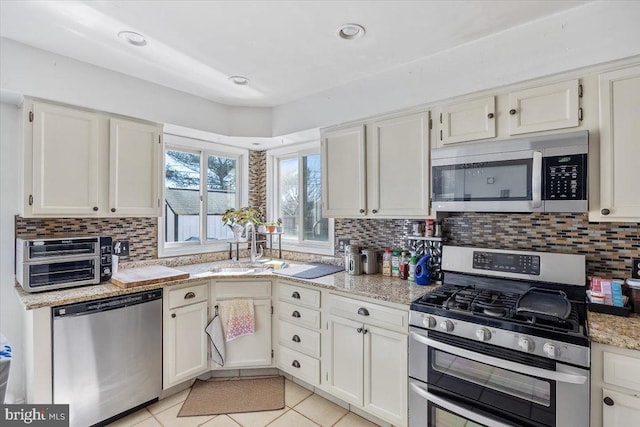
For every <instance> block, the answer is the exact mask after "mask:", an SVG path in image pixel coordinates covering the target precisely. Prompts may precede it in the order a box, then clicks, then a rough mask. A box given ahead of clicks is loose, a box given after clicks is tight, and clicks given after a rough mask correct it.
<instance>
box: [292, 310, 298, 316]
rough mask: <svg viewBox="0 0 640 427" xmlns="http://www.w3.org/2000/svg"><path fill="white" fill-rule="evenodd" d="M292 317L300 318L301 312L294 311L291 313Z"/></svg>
mask: <svg viewBox="0 0 640 427" xmlns="http://www.w3.org/2000/svg"><path fill="white" fill-rule="evenodd" d="M291 316H292V317H300V312H299V311H298V310H294V311H293V313H291Z"/></svg>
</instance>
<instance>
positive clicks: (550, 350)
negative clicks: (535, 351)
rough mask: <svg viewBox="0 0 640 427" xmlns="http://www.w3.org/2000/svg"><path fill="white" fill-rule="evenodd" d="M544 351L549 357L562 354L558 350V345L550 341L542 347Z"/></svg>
mask: <svg viewBox="0 0 640 427" xmlns="http://www.w3.org/2000/svg"><path fill="white" fill-rule="evenodd" d="M542 352H543V353H544V354H545V355H547V356H549V357H558V356H559V355H560V352H559V351H558V349H557V348H556V346H555V345H554V344H551V343H549V342H548V343H545V344H544V346H543V347H542Z"/></svg>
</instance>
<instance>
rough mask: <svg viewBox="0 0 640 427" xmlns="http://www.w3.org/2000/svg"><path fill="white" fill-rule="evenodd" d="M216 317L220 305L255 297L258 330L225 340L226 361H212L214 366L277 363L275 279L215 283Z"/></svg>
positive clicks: (211, 313)
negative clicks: (273, 316) (273, 314)
mask: <svg viewBox="0 0 640 427" xmlns="http://www.w3.org/2000/svg"><path fill="white" fill-rule="evenodd" d="M211 297H212V299H211V301H210V305H211V309H210V310H209V312H210V316H211V318H213V316H214V314H215V312H216V310H217V309H218V308H219V306H220V304H222V303H224V301H226V300H231V299H236V298H238V299H251V300H252V301H253V310H254V315H255V321H256V324H255V332H254V333H253V334H251V335H244V336H241V337H238V338H235V339H234V340H231V341H227V342H225V353H226V354H225V363H224V366H220V365H218V364H216V363H215V362H213V361H211V369H239V368H259V367H269V366H272V364H273V359H272V349H273V346H272V344H271V281H269V280H264V279H260V280H254V281H251V280H217V281H214V282H213V283H212V285H211Z"/></svg>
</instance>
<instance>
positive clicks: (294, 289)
mask: <svg viewBox="0 0 640 427" xmlns="http://www.w3.org/2000/svg"><path fill="white" fill-rule="evenodd" d="M278 298H279V299H281V300H282V301H289V302H292V303H294V304H301V305H306V306H309V307H314V308H320V291H318V290H316V289H307V288H303V287H301V286H295V285H292V284H289V283H282V282H280V283H278Z"/></svg>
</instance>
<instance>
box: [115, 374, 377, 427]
mask: <svg viewBox="0 0 640 427" xmlns="http://www.w3.org/2000/svg"><path fill="white" fill-rule="evenodd" d="M188 394H189V390H184V391H182V392H180V393H176V394H174V395H172V396H169V397H167V398H166V399H163V400H161V401H159V402H157V403H154V404H153V405H150V406H147V407H146V408H144V409H141V410H139V411H137V412H135V413H133V414H131V415H129V416H127V417H125V418H121V419H119V420H118V421H116V422H114V423H111V424H109V426H110V427H131V426H136V427H190V426H194V427H195V426H204V427H264V426H267V425H268V426H269V427H307V426H308V427H318V426H322V427H330V426H336V427H374V426H375V425H376V424H373V423H371V422H369V421H367V420H365V419H364V418H362V417H360V416H358V415H356V414H354V413H353V412H349V411H348V410H347V409H345V408H343V407H341V406H338V405H336V404H335V403H333V402H330V401H328V400H327V399H325V398H323V397H320V396H318V395H317V394H314V393H313V392H311V391H309V390H307V389H306V388H304V387H301V386H299V385H298V384H295V383H293V382H291V381H289V380H286V379H285V392H284V397H285V408H284V409H281V410H278V411H263V412H247V413H242V414H226V415H217V416H206V417H180V418H178V416H177V415H178V412H179V411H180V408H181V407H182V403H183V402H184V401H185V399H186V398H187V395H188Z"/></svg>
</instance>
